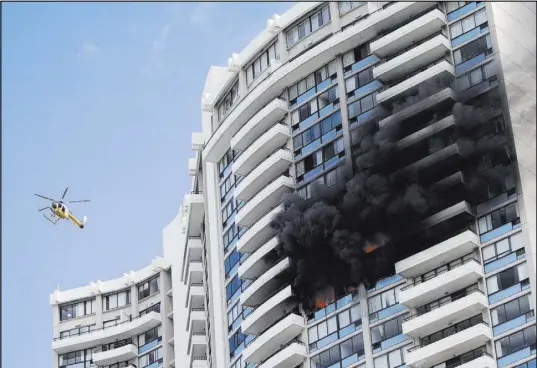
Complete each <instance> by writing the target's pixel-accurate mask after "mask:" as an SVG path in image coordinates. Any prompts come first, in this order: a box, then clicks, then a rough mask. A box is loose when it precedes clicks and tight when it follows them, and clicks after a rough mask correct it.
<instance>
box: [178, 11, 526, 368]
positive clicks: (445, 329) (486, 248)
mask: <svg viewBox="0 0 537 368" xmlns="http://www.w3.org/2000/svg"><path fill="white" fill-rule="evenodd" d="M535 51H536V47H535V4H534V3H522V2H510V3H488V2H449V3H446V2H339V3H338V2H325V3H323V2H315V3H299V4H297V5H295V6H293V7H292V8H291V9H290V10H289V11H287V12H286V13H285V14H282V15H274V16H273V17H272V18H271V19H269V20H268V22H267V28H266V29H265V30H264V31H263V32H261V34H260V35H258V37H256V38H255V39H254V40H253V41H252V42H251V43H250V44H249V45H248V46H247V47H246V48H245V49H244V50H243V51H242V52H241V53H239V54H233V55H232V56H231V58H230V59H229V62H228V66H227V67H212V68H211V69H210V71H209V73H208V76H207V79H206V83H205V87H204V91H203V96H202V133H196V135H195V136H193V148H194V149H195V150H196V152H197V156H196V160H195V161H194V160H193V161H192V165H191V166H190V167H191V168H192V169H191V174H192V175H194V176H199V177H202V178H203V179H202V181H203V198H204V215H203V217H204V223H205V224H207V227H206V228H205V233H204V235H203V236H202V237H203V241H202V248H203V251H202V254H203V261H202V265H203V267H205V268H204V269H203V272H204V273H205V275H206V279H205V280H204V291H205V292H207V293H208V294H209V295H208V298H209V305H207V306H206V308H205V313H206V318H207V320H206V323H207V324H206V340H204V341H206V342H207V346H206V352H207V355H206V357H207V358H206V361H205V362H203V360H199V361H198V362H199V364H201V365H200V366H204V367H205V366H210V367H232V368H236V367H241V368H242V367H255V366H257V367H262V368H268V367H271V368H272V367H296V366H303V367H323V368H325V367H330V368H331V367H399V366H403V365H405V366H409V367H424V368H429V367H447V366H449V367H452V366H464V367H515V366H516V367H534V366H535V328H536V327H535V317H534V304H535V303H534V299H535V276H534V274H535V215H534V213H535V122H536V118H535V109H536V108H535V101H536V92H535V76H536V71H535V65H536V63H535V55H536V52H535ZM456 102H462V103H464V104H466V105H474V106H480V107H490V108H491V109H490V110H491V115H490V116H488V117H487V120H488V121H490V122H493V123H494V125H495V126H498V127H499V128H497V131H496V133H498V132H505V134H506V136H507V137H508V144H507V145H505V147H506V149H504V152H505V153H504V155H503V156H502V157H501V158H498V157H496V156H494V157H490V156H489V155H485V156H484V157H483V159H482V161H483V162H481V161H480V162H479V165H483V166H476V167H475V169H476V170H477V169H480V168H482V167H491V165H492V167H497V166H501V167H502V168H503V169H505V173H506V174H505V178H504V180H502V184H501V185H500V186H499V187H494V188H493V186H492V185H490V188H488V189H487V194H486V198H479V199H478V198H472V197H467V196H466V197H465V196H458V195H455V196H453V197H450V201H444V202H443V203H444V206H443V207H439V208H436V209H435V212H434V213H431V214H429V215H428V217H427V218H425V219H424V220H423V227H424V232H426V233H427V234H432V236H431V237H430V239H429V243H427V247H425V249H421V250H420V251H419V252H417V253H416V254H413V255H411V256H410V257H407V258H405V259H402V260H400V261H399V262H398V263H397V264H396V265H395V269H396V272H397V273H396V274H395V275H393V276H391V277H388V278H385V279H382V280H380V281H379V282H378V283H377V285H376V286H375V287H373V288H369V289H366V288H365V287H364V286H363V285H362V286H361V287H359V288H358V290H357V291H354V292H352V293H349V294H348V295H338V296H337V297H336V298H335V299H334V300H333V302H329V303H328V305H327V306H326V307H325V308H323V309H319V310H317V311H316V312H315V313H314V314H313V315H306V314H305V313H304V312H303V310H302V308H301V306H300V305H299V303H297V300H296V298H295V297H294V294H293V287H292V285H290V284H289V283H288V281H286V280H287V278H286V277H284V275H285V274H286V272H288V270H289V269H290V267H291V260H290V259H289V258H288V257H285V256H281V252H276V249H277V248H278V247H279V245H280V240H279V238H278V237H277V236H276V232H275V230H274V229H273V228H272V227H271V226H270V223H271V220H272V219H273V218H274V216H275V214H277V213H278V212H279V211H281V210H282V200H283V198H284V197H285V195H286V194H288V193H291V192H294V191H296V192H297V193H298V194H300V195H301V196H303V197H304V198H309V197H310V196H311V195H312V194H311V191H312V187H311V186H312V184H313V183H320V184H324V185H325V186H328V187H330V186H332V185H334V184H335V183H338V182H341V181H342V180H345V177H346V175H348V173H349V172H350V173H353V172H356V167H355V166H354V164H353V161H354V158H355V156H356V152H357V148H356V147H357V146H358V145H359V144H360V136H359V134H358V132H359V129H358V128H359V127H360V126H361V125H362V124H365V123H366V122H368V121H370V120H371V119H376V120H377V124H378V127H379V128H380V129H382V127H387V126H390V125H394V124H399V125H400V126H401V127H402V128H403V129H402V130H403V133H404V134H403V135H401V136H400V138H399V139H398V141H397V147H398V149H400V151H401V155H402V156H403V157H405V158H406V163H405V165H406V166H405V167H407V168H408V169H409V170H415V171H416V172H417V173H419V174H420V175H422V174H423V175H428V178H429V179H430V182H431V183H434V185H437V186H438V187H439V188H442V190H453V191H454V189H449V188H456V187H458V186H464V185H465V183H466V181H467V180H466V179H467V177H466V176H467V175H468V173H467V172H462V171H457V166H456V165H457V162H458V160H459V157H460V156H462V155H463V154H462V148H461V147H460V146H459V145H458V143H457V142H455V141H452V140H449V139H450V138H447V137H449V136H450V134H449V133H450V132H451V130H452V129H455V128H454V125H455V124H456V121H455V119H454V117H453V112H452V111H453V106H454V105H455V103H456ZM380 111H382V112H383V115H382V114H379V112H380ZM498 134H499V133H498ZM433 138H434V139H442V140H444V146H442V147H441V149H435V150H433V148H432V147H431V143H430V142H431V140H432V139H433ZM194 146H195V147H194ZM410 149H412V150H414V151H412V152H413V153H412V154H410V153H409V152H410ZM199 156H201V158H200V157H199ZM487 160H488V161H490V162H488V164H487ZM404 161H405V160H404V159H403V160H402V162H404ZM487 165H488V166H487ZM433 179H434V180H433ZM485 186H487V185H485ZM450 193H451V192H450ZM448 230H449V231H448ZM187 232H188V231H187ZM420 241H421V240H420ZM200 272H201V271H200Z"/></svg>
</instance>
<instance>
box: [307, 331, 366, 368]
mask: <svg viewBox="0 0 537 368" xmlns="http://www.w3.org/2000/svg"><path fill="white" fill-rule="evenodd" d="M354 354H356V359H355V360H354V361H358V360H359V359H361V358H362V357H363V356H364V340H363V336H362V334H359V335H356V336H353V337H352V338H350V339H348V340H346V341H343V342H342V343H340V344H338V345H336V346H333V347H332V348H330V349H328V350H326V351H324V352H322V353H321V354H319V355H316V356H314V357H312V358H311V367H312V368H327V367H332V366H334V364H336V363H338V362H340V361H341V360H343V359H347V358H348V357H350V356H351V355H354ZM337 366H338V367H339V365H337Z"/></svg>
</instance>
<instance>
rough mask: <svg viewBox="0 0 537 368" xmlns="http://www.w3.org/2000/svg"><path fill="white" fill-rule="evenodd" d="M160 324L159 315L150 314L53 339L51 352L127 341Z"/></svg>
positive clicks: (63, 351)
mask: <svg viewBox="0 0 537 368" xmlns="http://www.w3.org/2000/svg"><path fill="white" fill-rule="evenodd" d="M161 323H162V321H161V315H160V313H157V312H150V313H147V314H144V315H143V316H141V317H136V318H133V319H132V320H127V321H125V322H122V323H119V324H117V325H116V326H112V327H108V328H105V329H102V328H100V329H95V330H92V331H91V332H89V333H87V334H84V335H77V336H71V337H66V338H63V339H61V338H57V339H54V341H53V342H52V350H54V351H55V352H56V353H58V354H65V353H68V352H70V351H76V350H83V349H91V348H93V347H94V346H95V345H98V344H109V343H112V342H115V341H116V340H124V339H128V338H130V337H132V336H134V335H137V334H140V333H142V332H145V331H147V330H150V329H152V328H153V327H157V326H158V325H160V324H161Z"/></svg>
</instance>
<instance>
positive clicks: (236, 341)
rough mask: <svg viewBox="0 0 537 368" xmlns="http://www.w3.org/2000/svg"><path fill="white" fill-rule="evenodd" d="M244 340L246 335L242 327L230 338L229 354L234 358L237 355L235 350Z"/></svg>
mask: <svg viewBox="0 0 537 368" xmlns="http://www.w3.org/2000/svg"><path fill="white" fill-rule="evenodd" d="M244 340H246V335H245V334H243V333H242V330H241V329H240V328H239V330H238V331H237V332H235V333H234V334H233V336H231V337H230V338H229V355H230V356H231V357H232V358H233V357H234V356H235V350H237V349H238V348H239V347H240V346H241V344H242V343H243V342H244Z"/></svg>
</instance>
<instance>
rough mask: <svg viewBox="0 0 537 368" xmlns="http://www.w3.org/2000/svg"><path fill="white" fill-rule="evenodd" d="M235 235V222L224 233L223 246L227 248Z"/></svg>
mask: <svg viewBox="0 0 537 368" xmlns="http://www.w3.org/2000/svg"><path fill="white" fill-rule="evenodd" d="M235 235H237V229H236V227H235V224H233V225H231V226H230V228H229V229H228V230H227V231H226V232H225V233H224V248H225V249H226V250H227V247H228V245H229V244H230V243H231V241H232V240H233V239H234V238H235Z"/></svg>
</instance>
